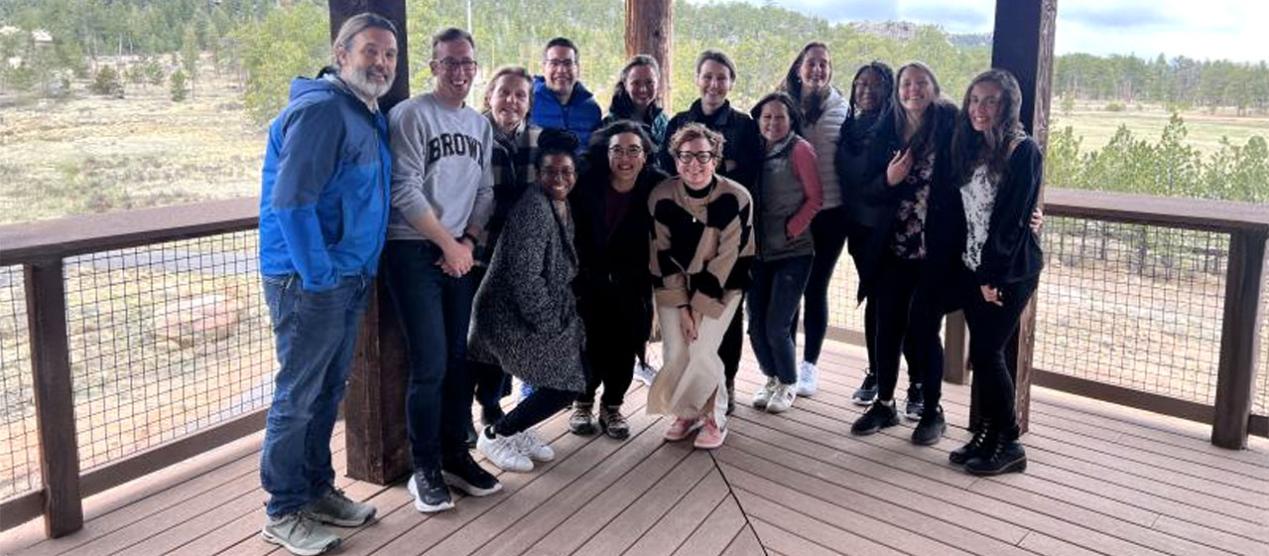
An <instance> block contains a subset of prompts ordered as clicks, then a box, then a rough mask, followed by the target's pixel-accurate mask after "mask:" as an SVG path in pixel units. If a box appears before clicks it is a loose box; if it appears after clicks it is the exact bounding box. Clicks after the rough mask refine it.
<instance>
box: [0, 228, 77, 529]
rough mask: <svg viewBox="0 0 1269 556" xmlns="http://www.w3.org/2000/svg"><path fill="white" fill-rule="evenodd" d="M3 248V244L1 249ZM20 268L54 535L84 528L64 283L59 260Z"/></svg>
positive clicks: (47, 512) (46, 509) (47, 511)
mask: <svg viewBox="0 0 1269 556" xmlns="http://www.w3.org/2000/svg"><path fill="white" fill-rule="evenodd" d="M9 250H10V247H9V246H8V245H7V244H6V246H5V251H9ZM23 271H24V274H25V280H24V284H25V287H26V315H27V330H29V331H30V342H31V346H30V349H31V373H32V375H33V376H32V384H33V385H34V397H35V420H36V424H37V426H38V435H39V440H40V477H41V479H42V480H43V484H44V490H43V496H44V504H43V508H42V513H43V514H44V532H45V534H47V535H48V536H50V537H55V538H56V537H61V536H65V535H69V534H71V533H74V532H75V531H78V530H79V529H80V528H82V527H83V526H84V508H83V505H82V502H81V498H80V496H81V495H80V484H79V444H78V441H77V438H78V436H77V435H76V432H75V394H74V389H73V385H72V384H71V367H70V351H69V349H70V347H69V343H68V341H67V337H66V283H65V280H64V275H63V269H62V260H61V259H53V260H47V261H42V262H39V263H33V264H27V265H25V266H24V267H23ZM23 521H25V520H23ZM19 522H20V521H19Z"/></svg>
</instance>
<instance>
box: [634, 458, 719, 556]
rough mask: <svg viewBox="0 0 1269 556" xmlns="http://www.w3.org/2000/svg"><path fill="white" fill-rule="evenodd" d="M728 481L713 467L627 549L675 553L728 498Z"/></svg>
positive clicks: (652, 552) (655, 552)
mask: <svg viewBox="0 0 1269 556" xmlns="http://www.w3.org/2000/svg"><path fill="white" fill-rule="evenodd" d="M731 499H732V498H731V496H730V495H729V494H728V489H727V481H726V480H724V479H723V475H722V474H721V473H719V472H718V469H717V468H716V469H714V470H713V471H710V472H709V474H707V475H705V478H704V479H701V482H699V483H696V486H694V487H692V490H689V491H688V492H687V494H686V495H684V496H683V498H682V499H681V500H679V503H678V504H675V505H674V507H672V508H670V511H668V512H666V514H665V515H664V516H661V519H660V521H657V523H656V525H654V526H653V527H652V528H651V529H649V530H648V531H647V532H646V533H644V534H643V536H642V537H640V538H639V540H638V542H636V543H634V545H632V546H631V547H630V548H629V549H627V552H628V553H630V554H672V553H673V552H674V551H675V550H677V549H678V547H679V546H680V545H681V544H683V542H684V541H686V540H687V538H688V537H690V536H691V535H692V533H693V532H695V531H696V529H697V527H699V526H700V525H701V523H703V522H704V521H705V519H706V518H708V517H709V514H711V513H713V512H714V509H715V508H717V507H718V506H719V505H720V504H722V503H723V502H724V501H726V500H731Z"/></svg>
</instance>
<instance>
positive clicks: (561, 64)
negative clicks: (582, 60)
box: [546, 58, 577, 69]
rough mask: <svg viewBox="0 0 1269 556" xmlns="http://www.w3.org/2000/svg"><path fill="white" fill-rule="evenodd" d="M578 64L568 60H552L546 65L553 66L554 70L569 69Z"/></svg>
mask: <svg viewBox="0 0 1269 556" xmlns="http://www.w3.org/2000/svg"><path fill="white" fill-rule="evenodd" d="M576 64H577V62H574V61H572V60H569V59H567V58H550V59H548V60H547V61H546V65H548V66H551V67H553V68H564V69H569V68H571V67H573V66H574V65H576Z"/></svg>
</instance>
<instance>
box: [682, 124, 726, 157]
mask: <svg viewBox="0 0 1269 556" xmlns="http://www.w3.org/2000/svg"><path fill="white" fill-rule="evenodd" d="M697 139H704V140H706V141H709V145H710V147H711V148H710V152H713V153H714V158H716V159H719V160H722V158H723V145H724V144H726V143H727V139H726V138H725V137H723V134H721V133H719V132H717V131H714V130H712V129H710V128H708V127H705V124H701V123H696V122H692V123H690V124H687V125H685V126H683V127H682V128H681V129H679V130H678V131H676V132H674V136H673V137H670V156H677V154H678V152H679V147H680V146H682V145H683V143H690V142H692V141H695V140H697Z"/></svg>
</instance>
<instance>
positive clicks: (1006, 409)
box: [963, 277, 1039, 437]
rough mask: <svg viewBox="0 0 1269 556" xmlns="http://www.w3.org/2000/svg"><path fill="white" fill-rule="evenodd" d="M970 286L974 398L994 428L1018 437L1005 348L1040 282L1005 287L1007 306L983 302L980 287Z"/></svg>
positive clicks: (967, 293)
mask: <svg viewBox="0 0 1269 556" xmlns="http://www.w3.org/2000/svg"><path fill="white" fill-rule="evenodd" d="M966 282H967V284H966V285H965V286H964V288H963V293H964V295H965V323H966V324H967V325H969V360H970V363H971V364H972V365H973V367H974V382H973V385H972V386H971V388H972V389H973V390H974V392H973V396H974V397H975V398H977V400H978V403H979V404H980V405H979V407H981V408H982V411H983V416H984V417H985V418H987V419H988V420H989V421H990V422H991V423H992V427H993V428H996V429H997V430H1002V431H1005V432H1011V433H1013V435H1014V436H1015V437H1016V436H1017V433H1018V414H1017V411H1016V409H1015V407H1014V401H1015V399H1016V392H1015V391H1014V381H1013V376H1012V375H1011V374H1010V372H1009V366H1008V364H1007V362H1006V360H1005V348H1006V344H1007V343H1008V342H1009V340H1010V339H1012V338H1013V335H1014V332H1016V331H1017V330H1018V321H1019V319H1020V318H1021V316H1022V311H1023V309H1025V308H1026V306H1027V301H1029V300H1030V299H1031V295H1032V294H1034V293H1035V290H1036V286H1037V284H1038V283H1039V278H1038V277H1036V278H1031V279H1028V280H1024V281H1022V282H1018V283H1015V284H1009V285H1006V286H1002V287H1001V288H1000V294H1001V301H1002V302H1003V303H1004V305H1003V306H998V305H994V304H991V303H987V302H986V301H983V296H982V293H981V291H980V290H979V286H978V284H976V283H974V281H973V280H967V281H966Z"/></svg>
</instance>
